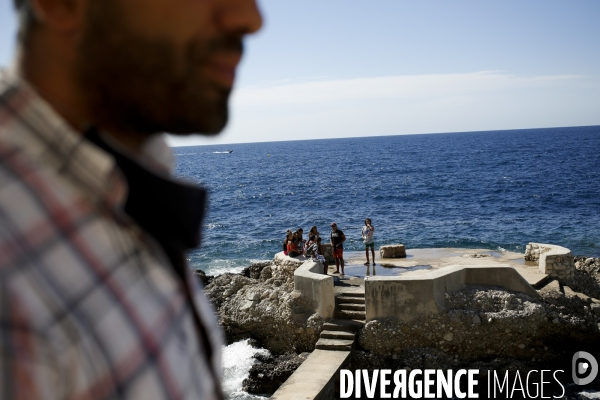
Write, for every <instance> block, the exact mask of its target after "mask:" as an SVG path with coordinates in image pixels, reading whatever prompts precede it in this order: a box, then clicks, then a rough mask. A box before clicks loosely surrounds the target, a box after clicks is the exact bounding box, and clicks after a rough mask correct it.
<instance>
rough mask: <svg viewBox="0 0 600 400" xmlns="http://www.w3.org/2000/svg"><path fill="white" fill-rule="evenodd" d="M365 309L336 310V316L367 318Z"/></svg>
mask: <svg viewBox="0 0 600 400" xmlns="http://www.w3.org/2000/svg"><path fill="white" fill-rule="evenodd" d="M365 315H366V314H365V312H364V311H349V310H336V313H335V316H336V317H337V318H341V319H358V320H364V319H365Z"/></svg>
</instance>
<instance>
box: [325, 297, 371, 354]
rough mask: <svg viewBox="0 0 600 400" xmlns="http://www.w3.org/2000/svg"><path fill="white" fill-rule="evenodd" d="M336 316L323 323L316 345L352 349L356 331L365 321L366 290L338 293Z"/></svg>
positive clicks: (336, 348)
mask: <svg viewBox="0 0 600 400" xmlns="http://www.w3.org/2000/svg"><path fill="white" fill-rule="evenodd" d="M336 317H337V319H334V320H331V321H329V322H326V323H325V324H323V330H322V331H321V335H320V336H319V340H318V341H317V344H316V345H315V348H316V349H319V350H338V351H352V348H353V347H354V341H355V339H356V332H358V330H359V329H360V328H361V327H362V326H363V325H364V323H365V294H364V292H355V291H353V292H340V293H339V294H337V295H336Z"/></svg>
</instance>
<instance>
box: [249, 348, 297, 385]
mask: <svg viewBox="0 0 600 400" xmlns="http://www.w3.org/2000/svg"><path fill="white" fill-rule="evenodd" d="M308 355H309V354H308V353H302V354H300V355H297V354H295V353H287V354H284V355H280V356H272V355H268V356H265V355H257V356H256V359H257V360H258V362H257V363H256V364H254V365H253V366H252V368H251V369H250V373H249V376H248V378H246V379H244V382H243V384H242V387H243V390H245V391H247V392H248V393H254V394H273V393H274V392H275V391H276V390H277V389H278V388H279V386H281V385H282V384H283V382H285V381H286V379H287V378H289V377H290V376H291V375H292V374H293V373H294V371H296V369H297V368H298V367H299V366H300V365H301V364H302V363H303V362H304V360H306V358H307V357H308Z"/></svg>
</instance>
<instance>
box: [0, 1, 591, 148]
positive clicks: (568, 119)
mask: <svg viewBox="0 0 600 400" xmlns="http://www.w3.org/2000/svg"><path fill="white" fill-rule="evenodd" d="M11 3H12V1H11V0H0V65H7V64H8V63H10V60H11V59H12V52H13V47H14V46H13V42H14V30H15V22H14V16H13V14H12V11H11V8H10V7H11ZM259 4H260V6H261V9H262V10H263V14H264V18H265V25H264V28H263V30H262V31H261V32H260V33H259V34H257V35H255V36H254V37H252V38H251V39H249V40H248V41H247V46H246V54H245V56H244V60H243V62H242V65H241V67H240V70H239V74H238V79H237V83H236V89H235V90H234V93H233V95H232V100H231V115H232V118H231V121H230V123H229V125H228V127H227V128H226V130H225V131H224V132H223V133H222V134H221V135H219V136H218V137H216V138H210V139H207V138H203V137H201V136H192V137H190V138H186V139H176V138H171V139H170V142H171V144H174V145H193V144H213V143H214V144H217V143H239V142H261V141H274V140H296V139H314V138H332V137H359V136H371V135H398V134H411V133H434V132H457V131H476V130H497V129H516V128H538V127H553V126H577V125H600V112H599V110H600V67H599V66H600V26H599V25H598V21H599V20H600V2H599V1H597V0H579V1H573V2H567V1H554V0H544V1H537V0H536V1H527V2H523V1H516V0H506V1H496V2H487V1H486V2H483V1H473V0H472V1H461V0H454V1H443V2H442V1H416V0H414V1H398V0H380V1H376V2H365V1H364V0H363V1H358V0H343V1H342V0H329V1H327V2H323V1H316V0H303V1H302V2H289V1H281V0H262V1H259Z"/></svg>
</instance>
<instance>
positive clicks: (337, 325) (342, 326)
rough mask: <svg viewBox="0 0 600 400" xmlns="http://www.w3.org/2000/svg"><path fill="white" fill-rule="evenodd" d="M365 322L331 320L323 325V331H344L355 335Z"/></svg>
mask: <svg viewBox="0 0 600 400" xmlns="http://www.w3.org/2000/svg"><path fill="white" fill-rule="evenodd" d="M364 324H365V321H357V320H352V319H333V320H331V321H329V322H325V323H324V324H323V330H324V331H346V332H352V333H356V332H358V330H359V329H360V328H362V326H363V325H364Z"/></svg>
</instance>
